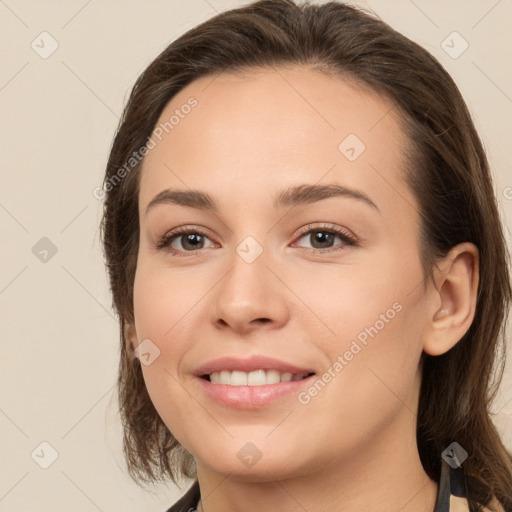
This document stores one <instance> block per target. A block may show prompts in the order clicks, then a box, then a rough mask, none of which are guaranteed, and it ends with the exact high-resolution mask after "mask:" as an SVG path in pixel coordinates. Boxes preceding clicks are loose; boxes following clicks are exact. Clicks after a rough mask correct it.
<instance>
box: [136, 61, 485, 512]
mask: <svg viewBox="0 0 512 512" xmlns="http://www.w3.org/2000/svg"><path fill="white" fill-rule="evenodd" d="M191 96H193V97H194V98H195V99H197V101H198V105H197V106H196V107H195V108H194V109H193V110H192V111H191V112H190V113H189V114H188V115H187V116H185V117H184V118H183V119H180V122H179V124H177V125H176V126H174V128H173V129H172V130H170V131H169V133H168V134H167V135H165V137H163V138H162V140H161V141H159V140H158V139H155V142H157V144H156V146H155V147H154V149H152V150H151V151H150V152H149V153H148V154H147V156H146V158H145V161H144V165H143V170H142V175H141V182H140V196H139V209H140V211H139V215H140V245H139V253H138V262H137V271H136V277H135V285H134V308H135V325H133V326H132V328H131V329H130V339H131V341H132V343H133V347H136V346H137V345H138V344H139V343H140V342H142V340H145V339H150V340H151V342H152V343H154V344H155V345H156V346H157V347H158V349H159V350H160V355H159V356H158V357H157V358H156V359H154V361H153V362H152V363H151V364H149V365H147V366H146V365H142V369H143V375H144V379H145V382H146V386H147V389H148V392H149V394H150V396H151V399H152V401H153V403H154V405H155V407H156V409H157V411H158V413H159V414H160V416H161V417H162V419H163V421H164V422H165V424H166V425H167V427H168V428H169V429H170V430H171V432H172V433H173V434H174V435H175V437H176V438H177V439H178V441H179V442H180V443H181V444H182V445H183V446H184V447H185V448H186V449H187V450H188V451H189V452H190V453H191V454H192V455H193V456H194V458H195V460H196V465H197V471H198V479H199V484H200V488H201V493H202V496H203V502H202V507H203V509H204V510H205V511H206V512H220V511H222V512H228V511H235V510H236V511H247V512H249V511H266V510H268V511H270V510H280V511H299V510H301V511H302V510H305V509H306V510H311V511H315V512H321V511H331V510H336V511H340V510H343V511H344V512H353V511H354V512H355V511H360V510H373V511H376V512H379V511H382V512H384V511H386V512H389V511H390V510H396V511H399V510H400V511H401V512H409V511H410V512H412V511H415V512H418V511H425V512H427V511H429V512H431V511H432V510H433V509H434V504H435V498H436V493H437V485H436V483H435V482H433V481H431V480H430V479H429V478H428V476H427V475H426V473H425V472H424V470H423V467H422V465H421V462H420V459H419V455H418V450H417V446H416V437H415V429H416V413H415V411H416V410H417V403H418V396H419V388H420V382H421V367H420V365H419V362H420V356H421V354H422V352H426V353H428V354H431V355H439V354H442V353H444V352H446V351H447V350H449V349H450V348H451V347H453V346H454V345H455V344H456V343H457V342H458V341H459V340H460V339H461V337H462V336H463V334H464V333H465V332H466V331H467V329H468V328H469V326H470V324H471V321H472V319H473V316H474V311H475V303H476V288H477V282H478V252H477V249H476V248H475V247H474V246H473V245H472V244H469V243H467V244H461V245H459V246H456V247H455V248H454V249H453V250H452V251H451V252H450V254H449V255H448V256H447V257H446V259H445V260H443V261H441V262H440V263H439V266H438V268H437V269H436V271H435V284H434V285H429V286H428V288H427V289H426V290H425V289H424V288H423V286H422V279H423V274H422V270H421V265H420V253H419V226H420V216H419V214H418V206H417V201H416V199H415V197H414V196H413V194H412V192H411V191H410V190H409V188H408V187H407V185H406V183H405V181H404V178H403V171H402V168H401V166H402V157H401V150H403V149H404V148H405V145H406V144H407V138H406V137H405V136H404V135H403V133H402V131H401V129H400V125H399V120H398V118H397V117H396V115H395V111H394V110H392V109H391V104H390V103H389V102H388V101H387V100H386V99H384V98H381V97H379V96H377V95H376V94H374V93H372V92H370V91H365V90H363V89H362V88H360V87H357V86H355V85H354V84H353V83H351V82H349V81H347V79H345V78H341V77H339V76H327V75H325V74H322V73H320V72H318V71H314V70H311V69H308V68H305V67H281V68H279V69H268V70H259V71H257V72H256V71H252V72H251V73H247V74H245V75H243V76H242V75H237V76H235V75H228V74H222V75H219V76H217V77H215V79H212V77H208V78H202V79H199V80H197V81H195V82H193V83H191V84H190V85H188V86H187V87H186V88H185V89H183V90H182V91H181V92H180V93H179V94H178V95H177V96H175V97H174V98H173V99H172V101H171V102H170V103H169V104H168V105H167V106H166V108H165V110H164V111H163V113H162V116H161V119H160V120H161V122H164V121H165V120H167V119H169V117H170V116H171V115H172V114H173V113H174V111H175V109H177V108H178V109H179V108H180V107H181V106H182V105H184V104H185V103H186V102H187V100H188V99H189V98H190V97H191ZM348 134H356V135H357V137H358V138H359V139H360V140H361V141H363V143H364V144H365V146H366V149H365V151H364V152H363V153H361V155H360V156H359V157H358V158H357V159H356V160H354V161H352V162H351V161H349V160H348V159H347V158H346V157H345V156H344V155H343V154H342V153H341V152H340V150H339V149H338V145H339V144H340V142H341V141H343V140H344V139H345V137H346V136H347V135H348ZM327 183H337V184H341V185H344V186H347V187H350V188H352V189H357V190H359V191H361V192H364V193H365V194H366V195H367V196H368V197H370V198H371V200H372V201H373V202H374V203H375V204H376V206H377V207H378V209H376V208H372V207H371V206H369V205H367V204H366V203H364V202H363V201H360V200H357V199H354V198H349V197H331V198H328V199H323V200H321V201H318V202H315V203H312V204H307V205H300V206H296V207H294V208H291V207H284V208H279V209H274V207H273V205H272V202H273V198H274V197H275V196H276V195H277V193H278V191H280V190H282V189H285V188H287V187H289V186H292V185H300V184H327ZM169 188H171V189H174V188H179V189H189V188H190V189H199V190H202V191H204V192H207V193H208V194H210V195H211V196H212V197H213V198H214V199H215V200H216V202H217V203H218V204H219V212H218V213H213V212H211V211H206V210H198V209H194V208H190V207H186V206H180V205H174V204H159V205H157V206H155V207H153V208H151V209H150V210H149V211H148V212H146V208H147V205H148V204H149V203H150V201H151V200H152V199H153V198H154V197H155V196H156V195H157V194H158V193H160V192H161V191H162V190H165V189H169ZM323 223H328V224H329V225H332V226H334V227H338V228H342V229H343V230H345V232H347V233H349V234H351V235H352V236H353V237H355V238H356V239H357V240H358V242H359V245H357V246H351V245H348V244H346V243H344V242H343V241H342V240H341V239H340V238H338V237H337V236H336V235H335V236H334V238H333V239H332V242H331V243H330V244H327V245H319V244H318V242H317V243H316V244H315V239H314V237H313V236H312V235H314V233H309V234H300V233H298V230H299V229H300V228H302V227H304V226H309V225H310V226H311V228H312V229H313V228H315V229H317V230H318V231H320V232H322V233H325V230H324V229H322V227H321V226H322V224H323ZM179 226H187V227H190V228H191V230H192V231H193V229H194V227H195V228H202V230H204V231H206V232H207V237H206V238H204V244H203V245H202V246H201V245H199V246H198V247H199V248H198V249H194V248H192V249H190V248H189V247H190V246H187V245H186V242H187V239H186V237H183V236H182V237H181V238H179V237H178V238H177V239H175V240H174V241H173V242H172V246H173V247H174V248H175V249H176V250H181V251H182V254H184V256H178V255H173V254H172V253H170V252H168V251H165V250H164V249H161V250H157V249H155V248H154V245H155V244H156V243H157V242H158V240H159V239H160V237H162V236H164V235H165V234H167V233H169V232H171V231H172V230H173V229H175V228H177V227H179ZM248 236H252V237H253V238H254V239H255V240H257V242H258V243H259V245H260V246H261V248H262V249H263V252H262V253H261V255H260V256H259V257H258V258H257V259H256V260H255V261H254V262H252V263H247V262H246V261H245V260H244V259H243V258H241V257H240V256H239V255H238V254H237V252H236V248H237V246H238V245H239V244H240V243H241V242H242V241H243V240H244V239H245V238H246V237H248ZM201 247H202V248H201ZM323 247H325V248H323ZM187 248H188V252H186V250H187ZM333 249H334V250H333ZM326 251H331V252H326ZM395 303H398V304H399V305H401V306H402V309H401V311H400V312H397V313H396V315H394V318H393V319H392V320H389V321H388V322H386V323H385V326H384V328H382V329H381V330H379V332H378V334H377V335H376V336H375V337H374V338H369V339H368V342H367V345H366V346H364V348H363V349H362V350H361V351H360V352H359V353H357V355H356V356H354V357H353V358H352V360H350V361H349V362H348V364H347V365H346V366H344V368H343V370H342V371H340V372H338V373H337V374H336V377H335V378H333V379H332V380H331V382H329V383H328V384H327V385H326V386H325V388H324V389H322V391H321V392H320V393H318V394H317V396H315V397H313V398H311V400H310V401H309V403H307V404H302V403H299V401H298V399H297V396H296V395H294V394H292V395H290V396H287V397H285V398H282V399H280V400H279V401H278V402H276V403H275V404H273V405H270V406H268V407H264V408H261V409H257V410H249V411H247V410H235V409H233V408H229V407H225V406H222V405H220V404H218V403H216V402H214V401H212V400H211V399H209V398H208V397H206V396H205V394H204V393H203V392H202V390H201V389H200V387H199V386H198V385H197V382H196V381H195V378H194V377H193V376H192V373H193V371H194V370H195V369H196V368H197V367H198V366H199V365H201V364H204V363H206V362H207V361H210V360H212V359H216V358H218V357H221V356H225V355H236V356H239V357H246V356H249V355H252V354H264V355H267V356H270V357H276V358H279V359H283V360H285V361H288V362H290V363H293V364H295V365H297V366H299V367H311V368H314V369H315V372H316V373H317V375H321V374H322V373H323V372H325V371H327V369H328V368H329V367H332V365H333V363H334V362H335V361H336V360H337V358H338V356H340V355H341V356H343V354H344V353H345V352H346V351H347V350H349V348H350V346H351V343H352V341H353V340H354V339H356V337H357V335H358V334H359V333H361V332H362V331H364V329H365V328H367V327H370V326H373V325H375V324H376V321H377V320H379V318H381V317H380V315H381V314H385V312H386V311H387V310H389V309H390V308H392V305H393V304H395ZM262 319H265V321H263V320H262ZM247 442H251V443H253V444H254V445H255V446H256V447H257V449H258V450H259V452H260V453H261V459H260V460H259V461H258V462H257V463H256V464H255V465H253V466H252V467H246V466H245V465H244V464H242V463H241V461H240V459H239V458H238V457H237V453H238V451H239V450H240V449H241V448H242V447H243V446H244V445H245V444H246V443H247ZM199 510H201V508H200V509H199Z"/></svg>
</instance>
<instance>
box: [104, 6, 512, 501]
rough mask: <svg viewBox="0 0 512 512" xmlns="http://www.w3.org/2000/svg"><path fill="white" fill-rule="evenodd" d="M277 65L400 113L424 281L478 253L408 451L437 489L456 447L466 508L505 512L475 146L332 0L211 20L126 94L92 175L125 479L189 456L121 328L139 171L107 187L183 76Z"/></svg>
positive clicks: (182, 466) (497, 236)
mask: <svg viewBox="0 0 512 512" xmlns="http://www.w3.org/2000/svg"><path fill="white" fill-rule="evenodd" d="M287 64H290V65H303V66H310V67H312V68H314V69H318V70H321V71H323V72H326V73H327V72H330V73H336V74H338V75H340V76H342V77H343V76H344V77H349V78H350V79H352V80H356V81H357V83H359V84H361V85H362V86H364V87H366V88H369V89H370V90H371V91H373V92H374V93H377V94H381V95H383V96H385V97H386V98H387V99H388V100H389V101H390V102H391V104H392V105H393V109H394V110H396V111H397V112H398V113H399V114H400V119H401V122H402V124H403V127H404V132H405V133H406V134H407V138H408V141H409V148H408V150H407V152H406V154H405V155H404V160H405V164H406V167H407V170H406V179H407V182H408V184H409V186H410V187H411V190H412V191H413V192H414V194H415V197H416V198H417V201H418V204H419V211H420V215H421V218H422V225H421V240H422V244H421V245H422V247H421V257H422V263H423V268H424V275H425V282H427V280H428V279H431V277H432V271H433V269H434V267H435V264H436V262H437V261H438V260H439V258H441V257H443V256H445V255H446V254H447V252H448V251H449V250H450V249H451V248H452V247H453V246H455V245H456V244H458V243H461V242H472V243H474V244H475V245H476V246H477V247H478V249H479V253H480V255H479V256H480V257H479V261H480V281H479V288H478V298H477V308H476V313H475V318H474V320H473V323H472V325H471V327H470V328H469V330H468V331H467V333H466V334H465V335H464V337H463V338H462V339H461V340H460V341H459V343H457V344H456V345H455V346H454V347H453V348H452V349H451V350H450V351H448V352H447V353H445V354H443V355H440V356H436V357H433V356H429V355H427V354H425V353H423V355H422V364H423V377H422V385H421V394H420V399H419V407H418V422H417V443H418V450H419V454H420V457H421V461H422V464H423V466H424V468H425V471H426V472H427V474H428V475H429V476H430V478H432V479H433V480H435V481H437V482H439V475H440V460H441V453H442V452H443V450H445V448H446V447H447V446H448V445H450V444H451V443H452V442H453V441H456V442H457V443H459V444H460V445H461V446H462V447H463V448H464V449H465V450H466V451H467V452H468V454H469V457H468V458H467V460H465V461H464V463H463V467H464V470H465V473H466V477H467V482H468V487H469V496H468V498H469V503H470V506H471V510H479V509H480V508H479V507H480V505H488V504H489V501H490V500H491V498H492V497H493V496H494V497H496V498H497V499H498V500H499V501H500V502H501V503H502V504H503V506H504V507H505V509H506V510H507V511H510V510H512V485H511V483H512V456H511V454H510V453H508V452H507V450H506V449H505V447H504V445H503V444H502V442H501V440H500V437H499V435H498V433H497V430H496V428H495V426H494V425H493V423H492V421H491V418H490V414H489V408H490V404H491V402H492V400H493V398H494V397H495V395H496V392H497V389H498V386H499V383H500V382H501V378H502V374H503V369H504V364H505V359H504V353H505V350H504V347H505V330H506V326H505V324H506V318H507V312H508V309H509V307H510V300H511V295H512V292H511V287H510V278H509V260H508V254H507V251H506V244H505V241H504V236H503V229H502V226H501V222H500V218H499V214H498V210H497V206H496V199H495V196H494V191H493V186H492V180H491V175H490V171H489V165H488V162H487V158H486V155H485V152H484V149H483V147H482V143H481V141H480V139H479V137H478V135H477V133H476V130H475V127H474V124H473V122H472V119H471V116H470V113H469V112H468V109H467V107H466V104H465V102H464V100H463V98H462V96H461V94H460V92H459V90H458V88H457V86H456V85H455V83H454V81H453V80H452V79H451V77H450V76H449V75H448V73H447V72H446V71H445V70H444V69H443V67H442V66H441V65H440V64H439V62H438V61H437V60H436V59H435V58H434V57H432V56H431V55H430V54H429V53H428V52H427V51H426V50H424V49H423V48H422V47H421V46H419V45H418V44H416V43H414V42H412V41H411V40H409V39H408V38H406V37H405V36H403V35H401V34H400V33H398V32H396V31H395V30H394V29H392V28H391V27H390V26H389V25H388V24H386V23H384V22H383V21H381V20H380V19H377V18H376V17H374V16H373V15H372V13H369V12H365V11H364V10H362V9H360V8H355V7H351V6H348V5H344V4H342V3H338V2H329V3H326V4H324V5H303V6H299V5H296V4H295V3H294V2H293V1H291V0H261V1H258V2H254V3H253V4H250V5H248V6H245V7H242V8H239V9H234V10H230V11H227V12H224V13H221V14H219V15H217V16H215V17H213V18H211V19H210V20H208V21H206V22H204V23H202V24H201V25H199V26H197V27H195V28H193V29H192V30H189V31H188V32H187V33H185V34H184V35H182V36H181V37H179V38H178V39H177V40H176V41H174V42H173V43H172V44H170V45H169V46H168V47H167V48H166V49H165V50H164V51H163V52H162V53H161V54H160V55H158V57H157V58H156V59H155V60H154V61H153V62H152V63H151V64H150V65H149V66H148V67H147V69H146V70H145V71H144V72H143V73H142V74H141V76H140V77H139V78H138V80H137V81H136V83H135V85H134V87H133V90H132V92H131V95H130V97H129V100H128V102H127V105H126V107H125V109H124V112H123V116H122V119H121V121H120V124H119V127H118V129H117V133H116V136H115V139H114V141H113V145H112V148H111V152H110V157H109V160H108V164H107V167H106V175H105V181H104V188H105V190H106V197H105V203H104V217H103V220H102V226H101V231H102V242H103V244H104V252H105V258H106V264H107V268H108V272H109V278H110V285H111V290H112V294H113V305H114V308H115V310H116V312H117V313H118V315H119V319H120V327H121V359H120V365H119V374H118V395H119V406H120V412H121V417H122V422H123V427H124V440H123V445H124V453H125V456H126V460H127V462H128V470H129V473H130V475H131V476H132V478H133V479H134V480H135V481H137V482H138V483H141V482H155V481H157V480H161V479H165V478H166V477H170V478H171V479H172V480H173V481H175V482H177V479H178V478H179V477H182V476H184V477H194V476H195V470H194V465H193V458H192V456H191V455H190V454H189V453H188V452H186V451H185V450H184V449H183V448H182V447H181V445H180V444H179V443H178V441H177V440H176V439H175V438H174V437H173V435H172V434H171V433H170V432H169V430H168V429H167V427H166V426H165V424H164V423H163V421H162V420H161V418H160V417H159V415H158V413H157V411H156V409H155V408H154V406H153V404H152V402H151V399H150V397H149V395H148V393H147V390H146V387H145V384H144V380H143V377H142V372H141V368H140V363H139V361H138V359H137V358H135V357H134V354H133V348H132V347H131V343H129V342H128V340H127V336H126V332H125V329H126V327H127V326H128V325H130V324H132V323H133V321H134V313H133V283H134V275H135V269H136V265H137V251H138V242H139V219H138V190H139V189H138V184H139V176H140V168H141V162H138V163H137V164H136V165H135V166H134V167H133V169H132V170H131V171H129V172H127V173H124V174H126V176H124V177H123V179H122V180H118V181H119V182H118V183H115V184H113V181H112V179H113V178H115V177H116V176H117V177H119V169H120V168H122V167H123V166H124V165H125V163H126V162H127V161H128V160H129V159H130V157H131V156H132V155H133V154H135V153H136V152H137V151H139V150H140V148H141V147H144V146H145V145H146V143H147V141H148V137H149V136H150V135H151V133H152V131H153V129H154V128H155V125H156V123H157V121H158V118H159V116H160V114H161V112H162V110H163V109H164V107H165V106H166V104H167V103H168V102H169V101H170V100H171V99H172V98H173V96H175V95H176V93H178V92H179V91H180V90H181V89H183V88H184V87H186V86H187V85H188V84H190V83H191V82H192V81H193V80H195V79H197V78H199V77H204V76H206V75H212V76H213V75H214V74H217V73H222V72H236V71H243V70H250V69H256V68H262V69H265V68H266V69H268V68H272V67H273V66H274V65H287ZM116 173H117V174H116ZM106 185H107V186H106ZM500 348H501V351H500ZM498 362H501V365H498V366H497V367H494V365H495V364H496V363H498ZM493 375H494V377H495V380H492V377H493ZM479 504H480V505H479Z"/></svg>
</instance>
